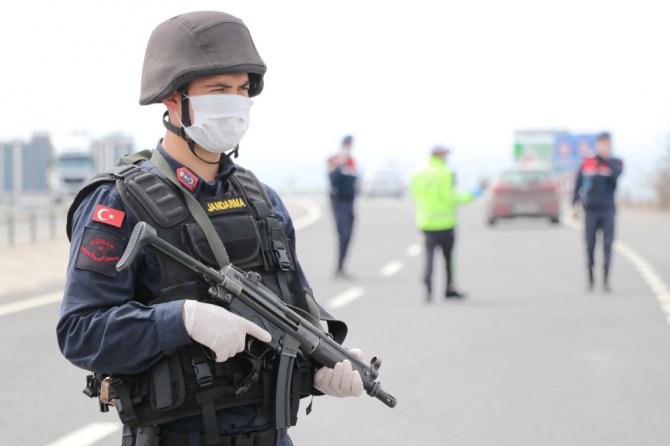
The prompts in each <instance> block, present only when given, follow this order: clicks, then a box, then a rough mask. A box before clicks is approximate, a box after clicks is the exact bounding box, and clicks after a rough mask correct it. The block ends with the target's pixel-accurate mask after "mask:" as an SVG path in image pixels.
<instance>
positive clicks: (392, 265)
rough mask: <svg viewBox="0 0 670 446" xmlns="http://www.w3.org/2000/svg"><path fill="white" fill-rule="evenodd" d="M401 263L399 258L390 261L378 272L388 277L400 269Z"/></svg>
mask: <svg viewBox="0 0 670 446" xmlns="http://www.w3.org/2000/svg"><path fill="white" fill-rule="evenodd" d="M402 267H403V264H402V262H401V261H400V260H394V261H392V262H389V263H387V264H386V265H385V266H384V267H383V268H382V269H381V272H380V274H381V275H382V276H384V277H390V276H392V275H394V274H397V273H398V272H399V271H400V270H402Z"/></svg>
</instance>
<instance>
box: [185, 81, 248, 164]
mask: <svg viewBox="0 0 670 446" xmlns="http://www.w3.org/2000/svg"><path fill="white" fill-rule="evenodd" d="M188 98H189V100H190V102H191V107H192V108H193V124H192V125H190V126H189V127H185V128H184V130H185V131H186V134H187V135H188V136H189V137H190V138H191V139H192V140H193V141H195V142H196V143H197V144H198V145H199V146H200V147H202V148H203V149H205V150H207V151H209V152H214V153H224V152H228V151H230V150H233V149H234V148H235V146H237V144H239V142H240V140H241V139H242V137H243V136H244V133H245V132H246V131H247V128H249V110H250V109H251V105H252V104H253V103H254V102H253V101H252V100H251V99H249V98H246V97H244V96H240V95H239V94H205V95H200V96H189V97H188ZM182 125H183V124H182Z"/></svg>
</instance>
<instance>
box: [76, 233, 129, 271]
mask: <svg viewBox="0 0 670 446" xmlns="http://www.w3.org/2000/svg"><path fill="white" fill-rule="evenodd" d="M125 244H126V239H125V238H124V237H123V236H122V235H120V234H115V233H113V232H110V231H106V230H104V229H99V228H91V227H88V226H87V227H86V228H84V234H83V236H82V238H81V244H80V245H79V251H78V252H77V260H76V262H75V264H74V266H75V268H77V269H85V270H88V271H95V272H97V273H100V274H104V275H105V276H109V277H115V276H116V264H117V263H118V261H119V259H120V258H121V255H122V254H123V248H124V246H125Z"/></svg>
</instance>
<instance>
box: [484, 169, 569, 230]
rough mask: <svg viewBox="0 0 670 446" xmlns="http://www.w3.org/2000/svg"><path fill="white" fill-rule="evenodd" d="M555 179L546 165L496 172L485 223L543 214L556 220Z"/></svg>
mask: <svg viewBox="0 0 670 446" xmlns="http://www.w3.org/2000/svg"><path fill="white" fill-rule="evenodd" d="M558 188H559V184H558V180H557V179H556V178H555V176H554V174H553V173H552V172H551V171H550V170H549V169H546V168H538V167H515V168H512V169H509V170H505V171H503V172H501V173H500V175H498V177H497V178H496V179H495V180H494V182H493V184H492V185H491V193H490V200H489V209H488V224H489V225H494V224H495V223H496V221H497V220H498V219H501V218H514V217H544V218H548V219H549V220H551V223H553V224H558V223H559V222H560V205H559V193H558Z"/></svg>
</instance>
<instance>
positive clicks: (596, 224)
mask: <svg viewBox="0 0 670 446" xmlns="http://www.w3.org/2000/svg"><path fill="white" fill-rule="evenodd" d="M621 172H623V162H622V161H621V160H620V159H618V158H614V157H613V156H612V138H611V136H610V134H609V133H607V132H604V133H601V134H600V135H598V137H597V138H596V153H595V155H593V156H589V157H587V158H586V159H585V160H584V162H582V165H581V166H580V167H579V171H578V172H577V176H576V179H575V188H574V195H573V198H572V204H573V217H574V218H577V217H578V216H579V207H578V204H579V203H580V202H581V204H582V207H583V209H584V236H585V239H586V257H587V262H588V263H587V278H588V279H587V280H588V282H587V286H588V289H589V290H592V289H593V285H594V282H595V277H594V273H593V267H594V264H595V258H594V251H595V247H596V235H597V233H598V232H602V236H603V254H604V256H603V275H602V283H603V289H604V290H605V291H610V281H609V277H610V265H611V259H612V243H613V242H614V219H615V216H616V203H615V201H614V193H615V192H616V187H617V181H618V179H619V175H621Z"/></svg>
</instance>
